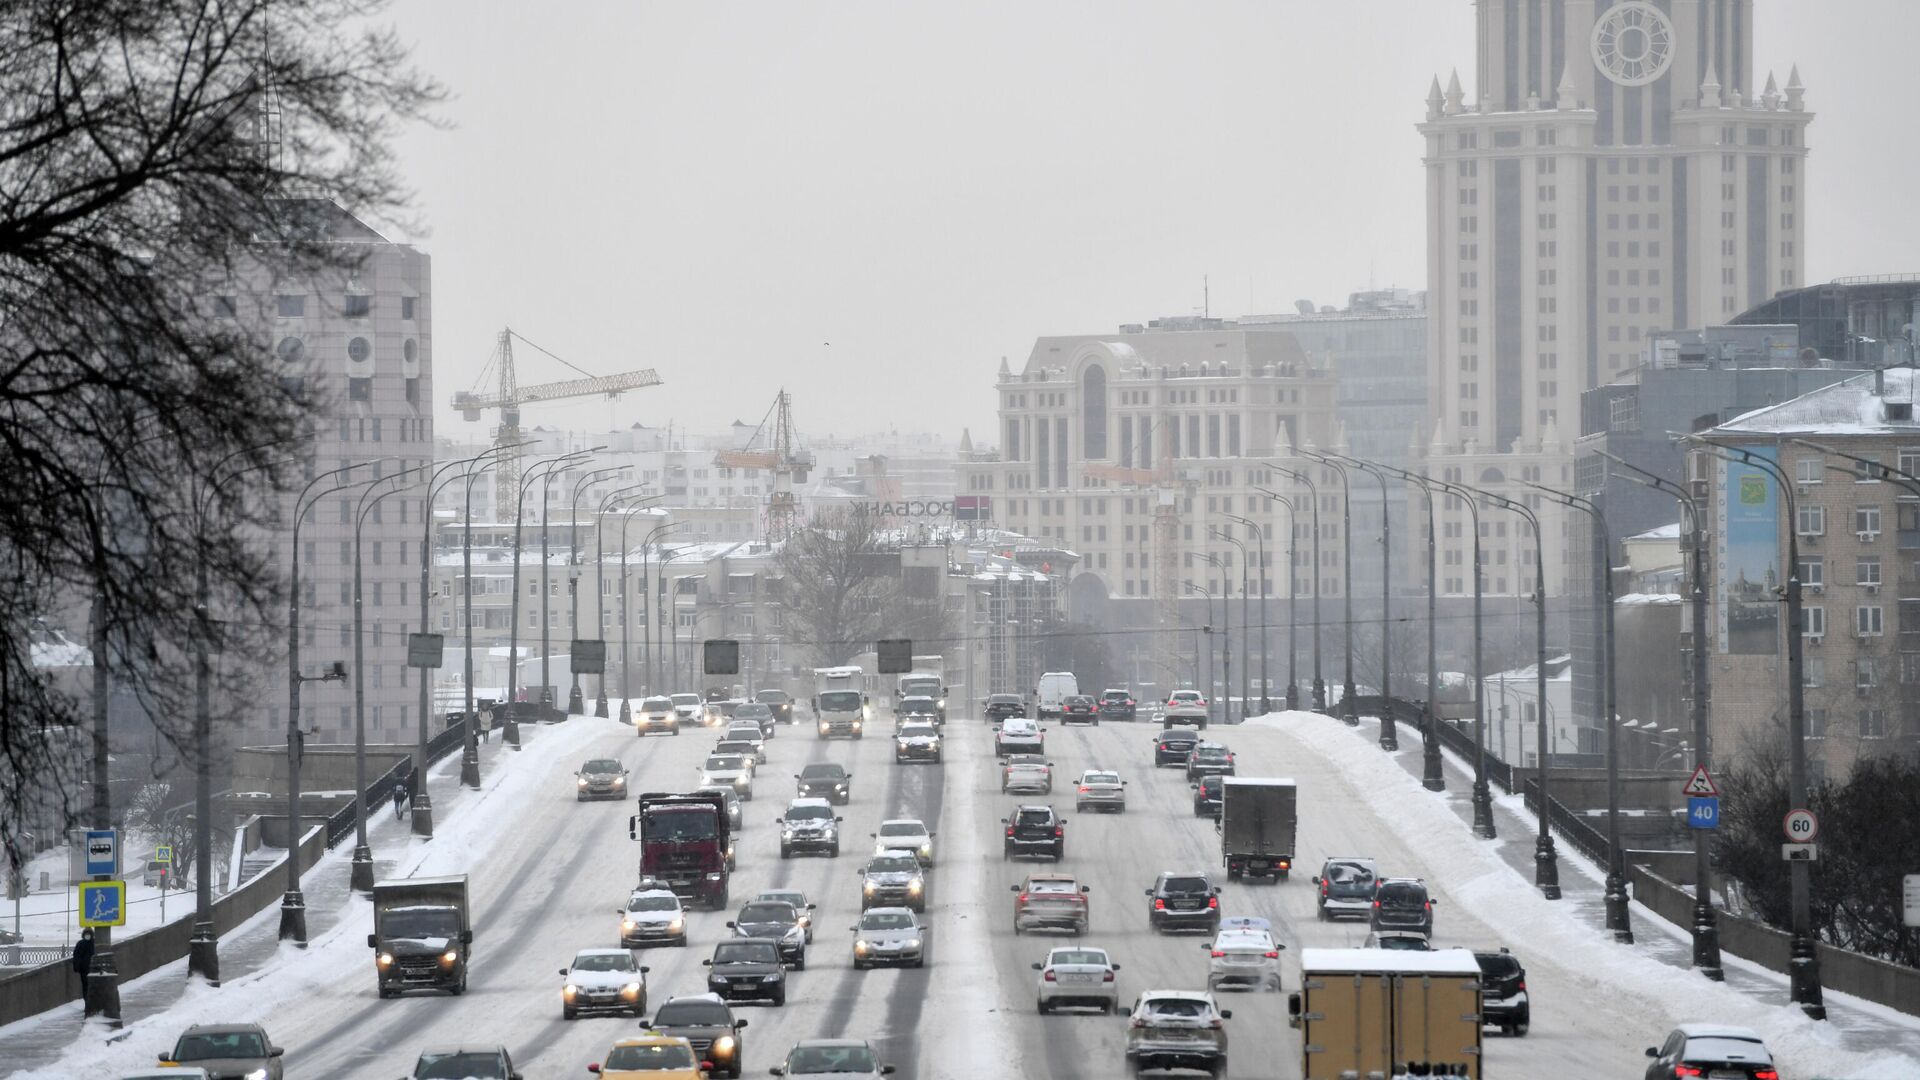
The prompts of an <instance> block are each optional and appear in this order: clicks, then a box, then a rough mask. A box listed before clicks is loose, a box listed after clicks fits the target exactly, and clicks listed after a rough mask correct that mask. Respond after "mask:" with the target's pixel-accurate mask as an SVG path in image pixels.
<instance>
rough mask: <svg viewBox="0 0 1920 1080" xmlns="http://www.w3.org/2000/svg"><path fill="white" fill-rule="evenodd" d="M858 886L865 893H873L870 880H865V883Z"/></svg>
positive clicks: (869, 894)
mask: <svg viewBox="0 0 1920 1080" xmlns="http://www.w3.org/2000/svg"><path fill="white" fill-rule="evenodd" d="M860 888H861V890H862V891H863V892H865V893H866V894H867V895H868V896H872V895H873V882H871V881H869V882H867V883H866V884H865V885H862V886H861V887H860Z"/></svg>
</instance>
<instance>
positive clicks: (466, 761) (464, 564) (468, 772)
mask: <svg viewBox="0 0 1920 1080" xmlns="http://www.w3.org/2000/svg"><path fill="white" fill-rule="evenodd" d="M511 449H513V450H518V449H519V448H518V447H517V446H516V447H513V448H511ZM483 456H484V455H483ZM499 463H500V459H499V458H494V459H493V460H491V461H485V462H480V463H478V464H477V466H476V467H475V468H471V469H468V470H467V472H466V474H465V476H464V479H465V480H466V482H467V501H466V509H465V511H464V512H463V513H462V514H461V519H462V520H463V521H465V522H466V526H467V527H466V528H464V529H462V530H461V532H462V533H463V535H462V536H461V538H460V563H461V570H460V576H461V591H462V592H464V593H465V594H466V596H465V602H464V603H463V604H462V605H461V617H462V621H463V623H464V633H463V635H462V636H463V638H464V641H465V646H464V647H463V648H462V649H461V652H462V654H463V656H462V662H463V664H464V665H465V670H464V671H463V673H462V675H461V679H460V681H461V684H462V686H463V688H464V689H465V690H466V708H465V709H464V710H463V711H462V712H461V714H460V715H461V717H462V718H463V719H464V721H465V727H466V739H465V744H466V745H465V746H463V747H462V748H461V754H460V783H461V784H463V785H465V786H467V787H470V788H477V787H479V786H480V740H479V739H478V738H476V737H475V736H476V734H477V733H476V732H475V730H474V729H475V728H477V727H479V726H480V725H479V721H478V716H477V715H476V714H475V712H474V710H473V482H474V481H475V480H477V479H479V477H480V474H481V473H484V472H486V471H487V470H488V469H489V468H491V467H493V466H494V465H497V464H499ZM422 786H424V785H422Z"/></svg>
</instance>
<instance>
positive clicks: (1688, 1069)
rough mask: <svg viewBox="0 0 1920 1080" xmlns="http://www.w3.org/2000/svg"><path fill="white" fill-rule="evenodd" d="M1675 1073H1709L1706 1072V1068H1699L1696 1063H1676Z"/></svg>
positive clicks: (1685, 1074)
mask: <svg viewBox="0 0 1920 1080" xmlns="http://www.w3.org/2000/svg"><path fill="white" fill-rule="evenodd" d="M1673 1075H1675V1076H1705V1075H1707V1074H1706V1071H1705V1070H1703V1069H1701V1068H1699V1067H1698V1066H1694V1065H1675V1066H1674V1067H1673Z"/></svg>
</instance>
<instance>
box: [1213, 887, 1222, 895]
mask: <svg viewBox="0 0 1920 1080" xmlns="http://www.w3.org/2000/svg"><path fill="white" fill-rule="evenodd" d="M1213 895H1215V896H1219V895H1220V886H1218V885H1215V886H1214V887H1213Z"/></svg>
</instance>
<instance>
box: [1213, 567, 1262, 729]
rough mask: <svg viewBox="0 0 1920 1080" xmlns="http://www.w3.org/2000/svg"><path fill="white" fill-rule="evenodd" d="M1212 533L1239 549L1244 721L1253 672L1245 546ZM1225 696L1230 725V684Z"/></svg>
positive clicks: (1250, 695)
mask: <svg viewBox="0 0 1920 1080" xmlns="http://www.w3.org/2000/svg"><path fill="white" fill-rule="evenodd" d="M1212 531H1213V535H1214V536H1216V537H1219V538H1220V539H1222V540H1225V541H1226V542H1227V543H1229V544H1232V545H1233V546H1234V547H1236V548H1239V549H1240V719H1242V720H1245V719H1246V718H1247V706H1248V705H1250V704H1252V702H1253V693H1252V691H1251V689H1250V684H1249V682H1248V678H1249V676H1250V675H1251V673H1252V671H1253V661H1252V660H1250V659H1248V657H1247V654H1248V652H1249V651H1251V650H1249V649H1248V648H1247V631H1248V630H1249V629H1250V628H1251V627H1252V623H1251V622H1250V621H1249V620H1248V617H1247V545H1246V544H1244V543H1242V542H1241V541H1239V540H1237V539H1235V538H1234V536H1233V534H1232V533H1229V532H1226V531H1224V530H1221V529H1214V530H1212ZM1227 694H1228V702H1227V705H1228V708H1227V722H1228V723H1232V722H1233V708H1232V705H1233V702H1232V694H1233V686H1232V684H1228V686H1227Z"/></svg>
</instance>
